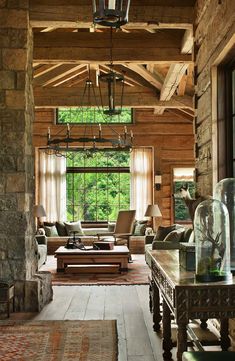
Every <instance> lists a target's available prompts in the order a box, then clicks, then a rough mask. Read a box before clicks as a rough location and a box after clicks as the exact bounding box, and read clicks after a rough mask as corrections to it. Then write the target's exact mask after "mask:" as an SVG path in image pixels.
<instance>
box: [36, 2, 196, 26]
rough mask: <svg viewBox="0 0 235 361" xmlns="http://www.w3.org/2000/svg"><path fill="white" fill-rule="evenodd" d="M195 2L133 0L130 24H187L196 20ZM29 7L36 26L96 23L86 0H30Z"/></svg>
mask: <svg viewBox="0 0 235 361" xmlns="http://www.w3.org/2000/svg"><path fill="white" fill-rule="evenodd" d="M194 3H195V1H194V0H188V1H186V0H183V1H182V0H170V1H169V0H168V1H159V0H158V1H149V0H145V1H144V2H143V1H142V2H141V1H137V0H133V1H132V3H131V8H130V13H129V22H128V24H127V25H128V26H130V27H131V26H136V25H138V26H145V27H146V25H148V24H155V26H159V25H160V24H162V25H164V26H165V27H167V26H168V25H169V26H175V27H177V26H184V27H185V28H187V27H188V26H191V25H192V24H193V10H194V8H193V6H194ZM29 9H30V22H31V25H32V26H33V27H51V26H56V27H75V28H77V27H85V28H90V27H91V26H92V23H93V19H92V6H91V2H90V3H89V2H88V1H85V0H77V1H74V0H67V1H63V0H30V8H29ZM125 27H126V26H125Z"/></svg>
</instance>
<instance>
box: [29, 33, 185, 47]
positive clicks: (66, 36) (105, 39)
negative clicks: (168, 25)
mask: <svg viewBox="0 0 235 361" xmlns="http://www.w3.org/2000/svg"><path fill="white" fill-rule="evenodd" d="M182 36H183V32H182V30H175V31H172V30H162V31H159V32H157V33H155V34H150V33H145V32H138V33H124V32H120V31H119V32H115V31H113V33H112V46H113V48H114V49H129V48H133V49H139V48H140V49H143V48H144V49H148V48H149V49H152V48H154V47H158V48H160V47H161V48H177V49H180V48H181V44H182ZM68 44H69V46H70V47H71V48H84V47H88V48H93V49H94V48H95V49H97V48H110V47H111V40H110V31H108V32H103V33H100V32H95V33H90V32H76V33H75V32H72V33H71V32H60V34H59V35H58V33H57V32H51V33H41V32H39V33H35V34H34V48H41V47H45V48H50V47H56V48H64V47H67V46H68Z"/></svg>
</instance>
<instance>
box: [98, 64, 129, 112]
mask: <svg viewBox="0 0 235 361" xmlns="http://www.w3.org/2000/svg"><path fill="white" fill-rule="evenodd" d="M99 82H104V83H106V85H107V94H108V100H107V102H105V103H106V104H108V106H107V108H105V106H104V99H103V98H104V97H103V95H102V90H101V87H100V96H101V102H102V108H103V113H104V114H105V115H109V116H112V115H119V114H121V112H122V103H123V93H124V76H123V75H122V74H117V73H115V72H114V71H112V70H111V71H110V72H109V73H107V74H102V75H100V76H99ZM117 83H119V84H120V86H119V92H117V87H116V85H117ZM117 104H118V108H117Z"/></svg>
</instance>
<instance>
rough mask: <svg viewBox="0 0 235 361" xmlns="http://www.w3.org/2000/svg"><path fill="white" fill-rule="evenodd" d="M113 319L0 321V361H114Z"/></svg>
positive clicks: (115, 350) (116, 354)
mask: <svg viewBox="0 0 235 361" xmlns="http://www.w3.org/2000/svg"><path fill="white" fill-rule="evenodd" d="M117 357H118V350H117V331H116V321H115V320H101V321H0V360H2V361H3V360H4V361H75V360H78V361H117Z"/></svg>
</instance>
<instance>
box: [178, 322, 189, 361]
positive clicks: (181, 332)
mask: <svg viewBox="0 0 235 361" xmlns="http://www.w3.org/2000/svg"><path fill="white" fill-rule="evenodd" d="M184 351H187V323H178V329H177V360H178V361H181V360H182V354H183V352H184Z"/></svg>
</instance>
